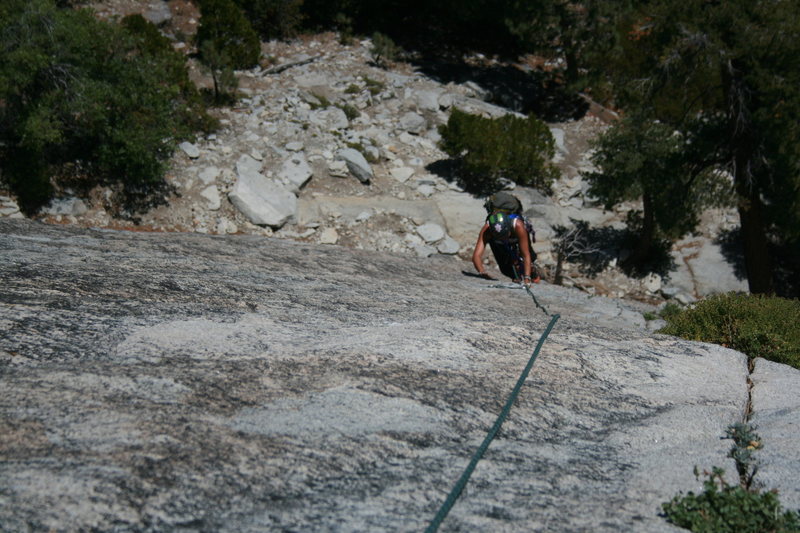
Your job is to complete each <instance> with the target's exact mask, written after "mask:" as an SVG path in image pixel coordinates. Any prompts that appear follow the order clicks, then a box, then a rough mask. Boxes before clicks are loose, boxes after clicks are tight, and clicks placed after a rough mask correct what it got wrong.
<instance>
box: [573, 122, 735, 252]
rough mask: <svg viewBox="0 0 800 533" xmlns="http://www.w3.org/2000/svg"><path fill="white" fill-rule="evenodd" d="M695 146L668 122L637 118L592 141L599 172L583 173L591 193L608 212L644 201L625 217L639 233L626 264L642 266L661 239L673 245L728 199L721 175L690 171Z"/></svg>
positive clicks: (629, 225) (594, 158)
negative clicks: (708, 210)
mask: <svg viewBox="0 0 800 533" xmlns="http://www.w3.org/2000/svg"><path fill="white" fill-rule="evenodd" d="M694 144H696V141H695V140H694V139H693V138H691V137H687V136H686V135H684V134H682V133H680V132H678V131H675V130H674V129H673V128H672V127H670V126H668V125H666V124H663V123H660V122H657V121H653V120H651V119H646V118H643V117H641V116H635V115H634V116H631V117H626V118H625V119H623V120H621V121H619V122H617V123H616V124H614V125H613V126H612V127H611V128H609V129H608V130H607V131H606V132H605V133H604V134H603V135H601V136H600V137H599V138H598V139H597V140H596V141H595V143H594V148H595V152H594V154H593V155H592V162H593V163H594V165H595V166H596V167H597V168H598V171H596V172H589V173H585V174H584V177H585V178H586V179H587V181H588V182H589V184H590V190H589V192H590V194H592V195H593V196H595V197H597V198H598V199H599V200H600V201H601V202H602V203H603V204H604V207H605V208H606V209H611V208H612V207H613V206H614V205H616V204H619V203H622V202H626V201H631V200H641V201H642V210H641V211H632V212H630V213H629V220H628V227H629V229H630V230H631V231H632V232H633V233H634V234H635V235H637V242H636V245H635V252H634V254H633V255H632V257H631V259H630V260H629V262H630V263H644V262H646V261H647V259H648V258H649V257H650V256H652V255H653V253H654V250H656V249H658V248H659V243H660V242H661V241H667V242H670V241H674V240H676V239H678V238H680V237H682V236H683V235H685V234H686V233H688V232H689V231H691V230H692V229H694V228H695V226H696V225H697V224H698V222H699V215H700V213H702V211H703V210H704V209H705V208H707V207H709V206H711V205H721V204H724V203H726V202H725V201H726V200H727V201H728V202H730V201H731V195H730V193H728V194H726V188H727V189H729V184H728V183H727V182H726V181H725V179H724V178H723V176H722V175H720V174H719V173H714V172H709V171H707V170H706V169H699V170H698V171H696V172H695V171H692V169H691V168H690V166H691V163H690V161H689V158H688V154H690V153H691V152H692V151H693V150H694ZM661 247H663V246H661Z"/></svg>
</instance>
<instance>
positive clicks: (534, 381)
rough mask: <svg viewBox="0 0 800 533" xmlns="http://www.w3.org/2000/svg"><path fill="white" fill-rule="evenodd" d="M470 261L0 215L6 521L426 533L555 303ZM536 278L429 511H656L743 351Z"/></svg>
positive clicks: (676, 484) (599, 518)
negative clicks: (648, 324)
mask: <svg viewBox="0 0 800 533" xmlns="http://www.w3.org/2000/svg"><path fill="white" fill-rule="evenodd" d="M464 266H465V265H464V263H463V262H461V261H458V260H453V259H443V258H441V257H440V258H439V259H435V260H433V259H429V260H423V259H413V258H407V257H401V256H392V255H380V254H376V253H373V252H363V251H358V250H351V249H347V248H340V247H336V246H325V247H320V246H315V245H309V244H300V243H296V242H291V241H286V240H278V239H268V238H264V237H258V236H229V237H223V236H210V235H201V234H159V233H126V232H117V231H109V230H86V229H79V228H75V227H62V226H48V225H43V224H40V223H34V222H30V221H27V220H8V219H6V220H0V279H2V287H3V290H2V291H1V292H0V326H1V327H2V330H3V335H2V337H0V381H1V383H0V386H1V387H2V390H3V394H2V395H0V412H1V413H2V414H1V416H0V426H2V427H0V457H2V461H0V530H3V531H25V530H35V531H42V530H50V529H53V530H58V531H60V530H69V531H73V530H102V531H109V530H120V531H167V530H173V531H174V530H192V531H231V532H233V531H237V532H238V531H287V530H292V531H420V530H422V529H424V528H425V526H426V525H427V524H428V522H429V521H430V520H431V519H432V518H433V516H434V514H435V513H436V511H437V509H438V507H439V505H440V504H441V503H442V501H443V500H444V498H445V496H446V495H447V493H448V492H449V491H450V489H451V487H452V486H453V484H454V483H455V481H456V479H457V478H458V477H459V475H460V474H461V472H462V471H463V469H464V467H465V466H466V464H467V462H468V461H469V458H470V457H471V456H472V454H473V453H474V451H475V449H476V447H477V446H478V444H479V443H480V442H481V441H482V439H483V438H484V435H485V434H486V432H487V431H488V429H489V428H490V427H491V425H492V424H493V422H494V420H495V418H496V416H497V414H498V413H499V412H500V409H501V407H502V405H503V404H504V402H505V400H506V397H507V396H508V394H509V392H510V391H511V389H512V387H513V385H514V383H515V382H516V379H517V377H518V375H519V373H520V371H521V370H522V368H523V367H524V366H525V364H526V362H527V360H528V358H529V357H530V355H531V353H532V350H533V347H534V345H535V343H536V342H537V340H538V339H539V336H540V335H541V334H542V331H543V329H544V327H545V326H546V324H547V323H548V321H549V317H548V316H546V315H545V314H544V313H543V312H542V311H540V310H538V309H536V308H535V307H534V306H533V303H532V300H531V299H530V298H529V297H528V295H527V294H526V293H525V292H524V291H521V290H518V289H508V288H498V287H497V286H496V282H488V281H485V280H480V279H476V278H474V277H469V276H465V275H463V274H462V273H461V269H462V268H464ZM500 287H504V286H503V285H501V286H500ZM535 292H536V294H537V299H538V300H539V301H540V302H541V303H542V304H543V305H544V306H545V307H547V308H548V310H549V311H550V312H558V313H560V314H561V315H562V317H561V319H560V321H559V322H558V323H557V324H556V327H555V329H554V331H553V333H552V334H551V335H550V337H549V338H548V340H547V341H546V343H545V344H544V348H543V350H542V352H541V354H540V355H539V358H538V360H537V363H536V366H535V367H534V371H533V373H532V374H531V376H530V377H529V378H528V381H527V383H526V384H525V386H524V387H523V389H522V393H521V395H520V397H519V400H518V402H517V404H516V405H514V407H513V409H512V411H511V415H510V417H509V419H508V420H507V422H506V424H505V425H504V427H503V429H502V431H501V432H500V434H499V436H498V438H497V439H496V440H495V441H494V442H493V443H492V445H491V446H490V448H489V450H488V452H487V453H486V455H485V457H484V459H483V460H482V461H481V462H480V463H479V464H478V468H477V469H476V471H475V473H474V475H473V477H472V480H471V481H470V483H469V485H468V486H467V490H466V491H465V492H464V494H463V495H462V496H461V498H460V499H459V500H458V502H457V503H456V505H455V507H454V508H453V510H452V512H451V513H450V515H449V517H448V518H447V519H446V521H445V527H444V530H449V531H455V530H460V531H609V532H610V531H648V532H649V531H676V530H675V528H673V527H672V526H670V525H669V524H667V523H666V522H664V520H663V519H662V518H660V517H659V512H660V507H659V505H660V503H661V502H663V501H666V500H668V499H670V498H671V497H672V496H673V495H674V494H675V493H676V492H677V491H679V490H697V489H698V488H699V486H698V485H699V484H698V482H697V481H696V480H695V479H694V476H693V474H692V468H693V467H694V465H699V466H700V467H701V468H708V467H710V466H711V465H720V466H725V467H727V468H728V469H731V468H732V466H731V465H729V464H728V463H727V462H726V461H727V460H726V459H725V453H726V451H727V444H726V441H721V440H720V436H721V435H723V433H724V429H725V427H727V425H729V424H731V423H733V422H736V421H739V420H741V418H742V416H743V413H744V410H745V406H746V404H747V401H748V387H747V383H746V379H747V375H748V371H747V366H746V364H745V361H744V358H743V356H742V355H741V354H739V353H736V352H733V351H731V350H727V349H724V348H720V347H717V346H712V345H706V344H698V343H690V342H685V341H680V340H676V339H673V338H669V337H664V336H654V335H652V334H650V333H648V332H647V331H646V330H645V329H643V320H642V319H641V314H640V313H639V311H640V309H638V308H631V307H630V306H629V304H625V303H623V302H620V301H617V300H611V299H606V298H602V297H595V298H590V297H589V296H588V295H586V294H583V293H580V292H578V291H575V290H570V289H566V288H563V287H555V286H549V285H547V284H544V283H543V284H540V285H537V286H535ZM510 310H513V312H512V311H510ZM765 391H767V389H765ZM767 392H768V391H767ZM779 407H780V406H778V405H775V404H774V402H772V403H770V405H769V409H770V411H769V413H765V414H768V416H769V417H770V420H771V421H773V422H774V423H775V424H777V423H778V422H779V421H780V417H781V413H780V412H779V409H778V408H779ZM755 408H756V410H758V408H759V404H758V403H756V404H755ZM794 413H795V415H793V416H795V417H796V410H795V411H794ZM774 427H776V428H777V429H776V431H782V430H781V429H780V427H779V426H777V425H776V426H774ZM783 427H786V426H783ZM765 444H766V447H767V449H769V447H770V445H771V443H770V442H769V441H766V442H765ZM781 465H782V466H781V468H783V469H786V470H784V473H785V474H792V475H791V476H788V475H786V476H784V475H781V476H775V477H771V478H770V480H775V481H776V482H777V481H780V482H782V483H792V484H795V486H796V481H795V480H796V479H797V475H798V474H800V472H798V462H797V461H795V462H794V463H793V464H789V463H788V462H786V463H781ZM778 488H780V489H783V488H785V487H783V486H778Z"/></svg>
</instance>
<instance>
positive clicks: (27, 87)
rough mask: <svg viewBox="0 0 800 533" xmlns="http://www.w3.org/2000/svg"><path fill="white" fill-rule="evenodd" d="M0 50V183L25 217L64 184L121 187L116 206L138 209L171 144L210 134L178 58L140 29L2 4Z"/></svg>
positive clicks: (42, 1)
mask: <svg viewBox="0 0 800 533" xmlns="http://www.w3.org/2000/svg"><path fill="white" fill-rule="evenodd" d="M126 28H128V29H126ZM0 50H3V53H2V54H0V146H2V147H3V148H2V149H3V154H2V156H3V157H2V165H3V176H4V179H5V180H6V181H7V182H8V185H9V186H10V187H11V188H12V189H13V190H14V191H15V193H16V194H17V195H18V200H19V201H20V204H21V206H22V207H23V209H25V210H26V211H27V212H29V213H33V212H35V211H36V210H37V209H38V208H39V207H40V206H41V205H42V204H43V203H45V202H46V201H47V200H49V198H50V196H51V195H52V194H53V192H54V188H53V186H54V185H57V186H63V185H65V183H64V182H66V185H68V186H70V187H72V188H75V189H83V190H86V189H88V188H91V187H92V186H93V185H95V184H97V183H98V182H104V183H110V184H118V185H119V186H120V191H121V193H122V194H123V198H121V200H124V201H125V202H127V204H128V205H129V206H132V207H136V206H138V207H144V204H146V203H147V202H149V201H151V200H152V199H153V198H154V197H153V194H154V193H156V192H158V190H159V189H161V188H162V187H163V186H164V181H163V172H164V169H165V162H166V160H167V158H168V157H169V156H170V155H171V153H172V150H173V148H174V140H175V139H181V138H186V137H188V136H189V135H190V133H191V132H192V131H193V130H195V129H197V128H202V127H209V128H210V127H213V120H212V119H210V117H208V115H207V114H206V113H205V109H204V108H203V106H202V102H201V100H200V98H199V96H198V94H197V91H196V90H195V88H194V86H193V85H192V84H191V83H190V82H189V78H188V75H187V73H186V69H185V66H184V62H183V58H182V56H180V55H179V54H177V53H176V52H174V51H173V50H172V48H171V47H170V46H169V45H168V44H167V43H166V42H165V41H164V40H162V39H160V38H159V37H156V36H155V35H154V34H153V32H152V28H150V26H147V23H142V21H140V20H138V19H127V20H126V21H125V23H124V26H120V25H114V24H108V23H104V22H100V21H98V20H96V19H95V18H94V16H93V15H92V14H91V13H90V12H88V11H76V10H71V9H58V8H57V7H56V6H55V5H54V3H53V2H52V1H51V0H32V1H23V0H4V1H3V2H0ZM51 178H56V181H55V182H54V181H53V180H52V179H51Z"/></svg>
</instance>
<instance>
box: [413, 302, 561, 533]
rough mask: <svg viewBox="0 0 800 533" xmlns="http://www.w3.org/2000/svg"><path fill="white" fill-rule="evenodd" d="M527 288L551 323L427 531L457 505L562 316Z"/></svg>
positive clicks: (436, 529) (435, 526) (437, 528)
mask: <svg viewBox="0 0 800 533" xmlns="http://www.w3.org/2000/svg"><path fill="white" fill-rule="evenodd" d="M525 290H526V291H528V294H530V295H531V298H533V302H534V303H535V304H536V307H538V308H539V309H541V310H542V311H544V313H545V314H546V315H548V316H549V317H550V323H549V324H547V328H546V329H545V330H544V333H542V336H541V337H539V342H538V343H537V344H536V349H534V350H533V354H532V355H531V357H530V359H529V360H528V364H527V365H525V368H524V369H523V370H522V373H521V374H520V376H519V379H517V384H516V385H515V386H514V389H513V390H512V391H511V394H509V396H508V400H506V404H505V406H503V410H502V411H500V415H499V416H498V417H497V420H496V421H495V423H494V425H493V426H492V429H490V430H489V433H487V435H486V438H484V439H483V442H482V443H481V445H480V447H479V448H478V450H477V451H476V452H475V454H474V455H473V456H472V459H471V460H470V462H469V464H468V465H467V468H466V469H465V470H464V473H463V474H461V477H460V478H459V480H458V481H457V482H456V484H455V486H454V487H453V489H452V490H451V491H450V494H448V495H447V499H446V500H445V501H444V503H443V504H442V506H441V507H440V508H439V512H438V513H436V516H435V517H434V518H433V520H432V521H431V523H430V524H429V525H428V528H427V529H426V530H425V533H436V531H438V530H439V526H440V525H441V524H442V521H443V520H444V519H445V518H446V517H447V514H448V513H449V512H450V509H452V507H453V505H455V503H456V500H457V499H458V497H459V496H460V495H461V492H462V491H463V490H464V487H466V485H467V482H468V481H469V478H470V476H472V472H473V470H475V467H476V466H477V464H478V461H480V460H481V458H482V457H483V454H484V453H485V452H486V450H487V449H488V448H489V444H491V442H492V441H493V440H494V438H495V436H496V435H497V433H498V431H500V426H502V425H503V422H505V420H506V417H507V416H508V413H509V412H510V411H511V406H512V405H514V402H515V401H516V400H517V396H519V393H520V390H522V385H523V384H524V383H525V380H526V379H527V378H528V374H529V373H530V371H531V368H533V363H534V362H535V361H536V357H537V356H538V355H539V351H540V350H541V349H542V345H543V344H544V341H545V340H546V339H547V336H548V335H550V331H551V330H552V329H553V326H555V324H556V322H557V321H558V319H559V318H561V315H559V314H557V313H556V314H553V315H551V314H550V313H548V312H547V309H545V308H544V307H543V306H542V305H540V304H539V302H538V301H537V300H536V296H534V294H533V291H531V288H530V287H528V286H525Z"/></svg>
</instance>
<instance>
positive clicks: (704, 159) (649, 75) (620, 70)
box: [609, 0, 800, 293]
mask: <svg viewBox="0 0 800 533" xmlns="http://www.w3.org/2000/svg"><path fill="white" fill-rule="evenodd" d="M623 29H624V31H625V39H624V40H623V41H622V46H621V47H620V49H619V50H620V54H619V55H618V56H617V58H616V60H612V61H610V62H609V71H610V72H612V75H613V79H614V85H615V88H616V89H617V95H618V98H619V102H620V105H621V106H622V107H623V108H624V109H626V110H628V111H635V112H637V113H641V114H643V115H646V116H648V117H650V118H651V119H654V120H659V121H660V122H662V123H663V124H665V125H666V126H668V127H670V128H672V129H674V130H675V131H678V132H679V133H680V134H681V135H682V136H683V137H684V138H686V139H691V141H692V142H691V144H690V145H689V148H691V150H687V152H686V157H687V158H689V159H690V160H689V161H688V164H686V165H684V166H683V167H679V168H676V169H675V172H674V174H673V175H672V176H666V179H669V180H670V181H671V182H675V181H681V180H686V179H688V178H687V176H690V174H691V172H694V173H697V172H700V171H706V172H716V173H719V174H721V175H728V176H730V178H731V179H730V184H729V189H730V191H731V192H733V193H735V205H736V207H737V209H738V212H739V216H740V221H741V235H742V244H743V249H744V255H745V265H746V269H747V277H748V283H749V287H750V290H751V292H754V293H771V292H774V289H775V287H774V284H773V258H772V256H771V253H770V252H771V249H770V246H769V243H770V237H774V238H775V239H776V240H778V241H783V242H787V241H792V240H795V242H796V240H797V238H798V236H799V234H800V172H799V171H800V126H799V124H800V93H799V92H798V87H800V40H798V39H797V35H798V34H800V4H798V3H797V2H796V1H794V0H769V1H768V0H755V1H753V0H729V1H727V2H711V1H707V0H681V1H677V0H656V1H654V2H651V3H650V4H646V5H645V7H644V8H642V10H641V11H640V12H639V13H638V15H637V17H636V18H632V19H630V24H629V25H628V26H627V27H624V28H623Z"/></svg>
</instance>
